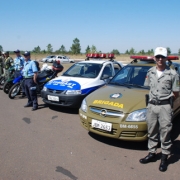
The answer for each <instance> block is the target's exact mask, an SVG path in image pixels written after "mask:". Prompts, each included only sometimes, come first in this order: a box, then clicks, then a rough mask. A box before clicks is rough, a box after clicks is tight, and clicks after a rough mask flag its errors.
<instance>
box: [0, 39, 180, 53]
mask: <svg viewBox="0 0 180 180" xmlns="http://www.w3.org/2000/svg"><path fill="white" fill-rule="evenodd" d="M0 51H3V47H2V46H1V45H0ZM167 51H168V54H171V49H170V48H169V47H167ZM31 52H33V53H37V54H39V53H42V54H73V55H77V54H83V53H81V45H80V40H79V39H78V38H75V39H74V40H73V43H72V45H71V47H70V49H69V50H66V48H65V46H64V45H61V46H60V48H59V49H58V50H55V51H53V46H52V45H51V44H50V43H49V44H48V45H47V46H46V49H43V50H42V49H41V48H40V46H37V47H34V49H33V50H32V51H31ZM85 53H86V54H87V53H103V52H102V51H100V50H97V48H96V46H95V45H92V46H91V47H90V46H89V45H88V46H87V48H86V49H85ZM108 53H113V54H115V55H120V54H127V55H132V54H138V55H153V54H154V51H153V49H150V50H148V51H144V50H143V49H142V50H140V51H136V50H135V49H134V48H131V49H129V50H128V49H127V50H126V51H125V52H124V53H120V51H119V50H117V49H113V50H112V51H111V52H108ZM178 54H179V55H180V49H179V50H178Z"/></svg>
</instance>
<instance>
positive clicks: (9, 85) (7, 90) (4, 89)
mask: <svg viewBox="0 0 180 180" xmlns="http://www.w3.org/2000/svg"><path fill="white" fill-rule="evenodd" d="M12 85H13V84H12V83H11V82H8V81H7V82H5V83H4V86H3V91H4V92H5V93H6V94H8V93H9V90H10V88H11V87H12Z"/></svg>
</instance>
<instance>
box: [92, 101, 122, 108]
mask: <svg viewBox="0 0 180 180" xmlns="http://www.w3.org/2000/svg"><path fill="white" fill-rule="evenodd" d="M93 104H104V105H108V106H115V107H119V108H123V107H124V104H120V103H118V102H113V101H104V100H94V102H93Z"/></svg>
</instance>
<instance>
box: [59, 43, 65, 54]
mask: <svg viewBox="0 0 180 180" xmlns="http://www.w3.org/2000/svg"><path fill="white" fill-rule="evenodd" d="M59 52H60V53H62V54H65V53H66V48H65V46H64V45H61V47H60V48H59Z"/></svg>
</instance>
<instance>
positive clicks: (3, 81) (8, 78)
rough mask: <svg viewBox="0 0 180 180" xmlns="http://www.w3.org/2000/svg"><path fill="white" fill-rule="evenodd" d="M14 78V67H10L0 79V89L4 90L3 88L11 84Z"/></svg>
mask: <svg viewBox="0 0 180 180" xmlns="http://www.w3.org/2000/svg"><path fill="white" fill-rule="evenodd" d="M13 77H14V67H11V68H9V69H8V71H7V73H6V74H5V75H4V76H2V77H1V79H0V89H4V86H5V85H6V86H7V87H8V86H9V85H10V84H11V83H9V82H11V81H12V80H13Z"/></svg>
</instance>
